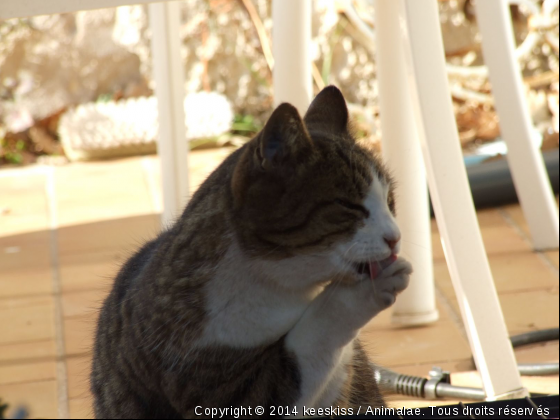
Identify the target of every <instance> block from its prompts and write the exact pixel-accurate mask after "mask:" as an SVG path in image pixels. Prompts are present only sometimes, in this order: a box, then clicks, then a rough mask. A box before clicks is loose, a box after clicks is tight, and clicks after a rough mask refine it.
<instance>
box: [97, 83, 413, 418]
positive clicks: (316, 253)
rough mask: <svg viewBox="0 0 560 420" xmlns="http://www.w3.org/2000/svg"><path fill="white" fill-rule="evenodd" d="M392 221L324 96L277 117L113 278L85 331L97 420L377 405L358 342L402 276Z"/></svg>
mask: <svg viewBox="0 0 560 420" xmlns="http://www.w3.org/2000/svg"><path fill="white" fill-rule="evenodd" d="M394 214H395V199H394V187H393V181H392V180H391V178H390V176H389V174H388V173H387V170H386V169H385V167H384V166H383V164H382V162H381V161H380V160H379V158H378V157H376V155H375V154H374V153H373V152H372V151H371V150H370V148H369V147H368V145H367V143H361V142H359V141H357V140H356V139H355V138H354V137H353V135H352V132H351V129H350V127H349V117H348V110H347V107H346V103H345V101H344V98H343V96H342V94H341V92H340V91H339V90H338V89H337V88H335V87H333V86H329V87H327V88H325V89H324V90H323V91H322V92H321V93H319V95H318V96H317V97H316V98H315V100H314V101H313V103H312V104H311V105H310V107H309V110H308V111H307V113H306V114H305V116H304V117H303V118H302V117H301V116H300V115H299V113H298V111H297V110H296V108H294V107H293V106H292V105H290V104H286V103H285V104H282V105H280V106H278V108H276V110H275V111H274V112H273V114H272V116H271V117H270V119H269V120H268V122H267V123H266V125H265V127H264V129H263V130H262V131H261V132H260V133H258V134H257V135H256V137H255V138H253V139H252V140H251V141H249V142H248V143H247V144H245V145H244V146H243V147H241V148H240V149H238V150H237V151H235V152H234V153H233V154H231V155H230V156H229V157H228V158H227V159H226V160H225V161H224V162H223V163H222V164H221V165H220V166H219V167H218V168H217V169H216V170H215V171H214V172H213V173H212V174H211V175H210V176H209V177H208V179H207V180H206V181H205V182H204V183H203V184H202V185H201V187H200V188H199V189H198V191H197V192H196V193H195V194H194V195H193V197H192V199H191V200H190V202H189V204H188V206H187V207H186V209H185V211H184V213H183V214H182V215H181V216H180V217H179V218H178V220H177V222H176V223H175V224H174V225H173V226H171V227H170V228H169V229H168V230H166V231H164V232H162V233H161V234H160V235H159V237H157V238H156V239H154V240H153V241H151V242H148V243H147V244H145V245H144V246H143V247H142V248H141V249H140V250H139V251H138V252H137V253H136V254H135V255H134V256H133V257H132V258H130V260H129V261H128V262H127V263H126V264H124V266H123V267H122V269H121V271H120V273H119V274H118V275H117V277H116V280H115V283H114V287H113V290H112V291H111V293H110V294H109V296H108V298H107V299H106V301H105V303H104V305H103V308H102V310H101V313H100V317H99V322H98V327H97V333H96V340H95V349H94V359H93V367H92V373H91V389H92V392H93V396H94V410H95V415H96V417H97V418H161V419H163V418H166V419H167V418H169V419H175V418H194V417H197V416H198V415H199V414H201V412H202V411H201V410H204V409H205V408H220V407H230V408H236V407H245V408H247V407H253V409H254V407H256V406H262V407H264V408H265V409H266V413H267V414H270V415H278V414H282V413H279V412H277V411H272V410H270V407H278V406H283V407H286V406H288V407H289V409H290V410H293V409H295V410H297V413H298V415H297V417H303V411H302V410H303V408H304V407H306V408H309V407H315V408H321V407H323V408H324V407H345V408H352V407H357V406H359V405H364V404H367V405H370V406H372V407H380V406H382V405H384V400H383V397H382V395H381V393H380V391H379V389H378V386H377V383H376V381H375V378H374V375H373V370H372V368H371V364H370V362H369V360H368V358H367V356H366V353H365V352H364V350H363V348H362V345H361V343H360V340H359V338H358V333H359V331H360V329H361V328H362V327H364V326H365V325H366V324H367V323H368V322H369V321H370V320H371V319H372V318H373V317H375V316H376V315H377V314H378V313H379V312H381V311H382V310H384V309H386V308H388V307H389V306H391V305H392V304H393V303H394V301H395V297H396V295H397V294H398V293H399V292H401V291H402V290H404V289H405V288H406V286H407V284H408V281H409V276H410V274H411V272H412V267H411V265H410V264H409V263H408V262H407V261H406V260H404V259H403V258H402V257H398V256H397V255H398V252H399V248H400V231H399V228H398V226H397V224H396V222H395V217H394ZM284 414H286V413H284ZM290 414H293V412H292V411H290ZM247 417H251V416H250V415H248V416H247Z"/></svg>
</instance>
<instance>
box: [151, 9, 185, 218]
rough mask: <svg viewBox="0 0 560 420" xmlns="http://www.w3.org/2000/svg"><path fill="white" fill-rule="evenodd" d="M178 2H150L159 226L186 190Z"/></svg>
mask: <svg viewBox="0 0 560 420" xmlns="http://www.w3.org/2000/svg"><path fill="white" fill-rule="evenodd" d="M179 5H180V3H179V2H175V1H174V2H168V3H158V4H150V6H149V13H150V26H151V29H152V59H153V68H154V78H155V82H156V95H157V98H158V112H159V136H158V154H159V156H160V162H161V179H162V186H163V214H162V226H164V227H165V226H169V225H170V224H171V223H172V222H173V221H174V220H175V218H176V217H177V216H178V215H179V214H180V212H181V211H182V209H183V207H184V206H185V204H186V202H187V199H188V194H189V180H188V162H187V153H188V144H187V139H186V135H185V109H184V100H185V91H184V80H185V79H184V74H183V63H182V61H181V37H180V34H179V26H180V16H181V13H180V8H179Z"/></svg>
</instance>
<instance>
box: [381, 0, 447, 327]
mask: <svg viewBox="0 0 560 420" xmlns="http://www.w3.org/2000/svg"><path fill="white" fill-rule="evenodd" d="M374 10H375V34H376V44H375V45H376V48H375V49H376V54H377V81H378V86H379V104H380V111H381V131H382V139H381V140H382V145H383V156H384V158H385V160H386V162H387V163H388V165H389V167H390V170H391V172H392V173H393V175H394V177H395V179H396V180H397V197H398V201H397V203H398V209H397V210H398V211H397V221H398V223H399V226H400V228H401V231H402V235H403V241H402V253H403V255H404V256H405V257H406V258H408V259H409V260H410V261H411V262H412V263H413V265H414V273H413V275H412V278H411V280H410V285H409V287H408V289H407V290H405V291H404V292H403V293H402V294H401V295H399V298H398V299H397V302H396V304H395V307H394V310H393V322H395V323H398V324H404V325H419V324H427V323H430V322H434V321H436V320H437V319H438V318H439V314H438V311H437V309H436V301H435V287H434V270H433V262H432V241H431V226H430V210H429V201H428V184H427V181H426V171H425V168H424V161H423V160H422V151H421V149H420V140H419V138H418V130H417V128H416V123H415V121H414V110H413V108H412V103H411V101H410V87H409V86H408V81H407V74H406V70H405V66H406V64H405V59H404V52H403V48H402V43H401V42H400V30H399V11H400V8H399V3H398V2H395V1H387V0H376V1H375V3H374Z"/></svg>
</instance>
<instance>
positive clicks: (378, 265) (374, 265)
mask: <svg viewBox="0 0 560 420" xmlns="http://www.w3.org/2000/svg"><path fill="white" fill-rule="evenodd" d="M395 261H397V256H396V255H395V254H391V256H390V257H389V258H387V259H384V260H382V261H369V275H370V278H371V279H372V280H375V279H376V278H377V277H379V275H380V274H381V272H382V271H383V270H385V269H386V268H387V267H389V266H390V265H391V264H393V263H394V262H395Z"/></svg>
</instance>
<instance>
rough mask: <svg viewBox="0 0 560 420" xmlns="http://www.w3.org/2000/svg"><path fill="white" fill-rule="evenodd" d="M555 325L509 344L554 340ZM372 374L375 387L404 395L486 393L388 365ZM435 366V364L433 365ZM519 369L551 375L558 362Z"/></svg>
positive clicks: (481, 397) (479, 397) (477, 397)
mask: <svg viewBox="0 0 560 420" xmlns="http://www.w3.org/2000/svg"><path fill="white" fill-rule="evenodd" d="M558 337H559V329H558V328H550V329H547V330H541V331H531V332H528V333H524V334H519V335H515V336H512V337H510V340H511V344H512V346H513V347H519V346H524V345H528V344H535V343H541V342H544V341H553V340H558ZM373 369H374V372H375V378H376V380H377V382H378V384H379V387H380V388H381V389H382V390H384V391H385V392H392V393H395V394H401V395H407V396H411V397H418V398H426V397H427V395H426V394H428V397H437V398H445V397H450V398H465V399H469V400H475V401H476V400H478V401H483V400H484V399H485V398H486V393H485V392H484V390H483V389H480V388H468V387H458V386H453V385H451V384H450V383H449V381H447V382H446V381H441V382H437V381H436V382H433V381H432V380H428V379H426V378H421V377H418V376H410V375H402V374H400V373H397V372H394V371H392V370H390V369H386V368H379V367H377V366H373ZM435 369H436V368H435ZM518 369H519V373H520V374H522V375H535V376H537V375H551V374H556V373H558V370H559V369H558V363H535V364H519V365H518ZM447 375H448V374H447Z"/></svg>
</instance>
